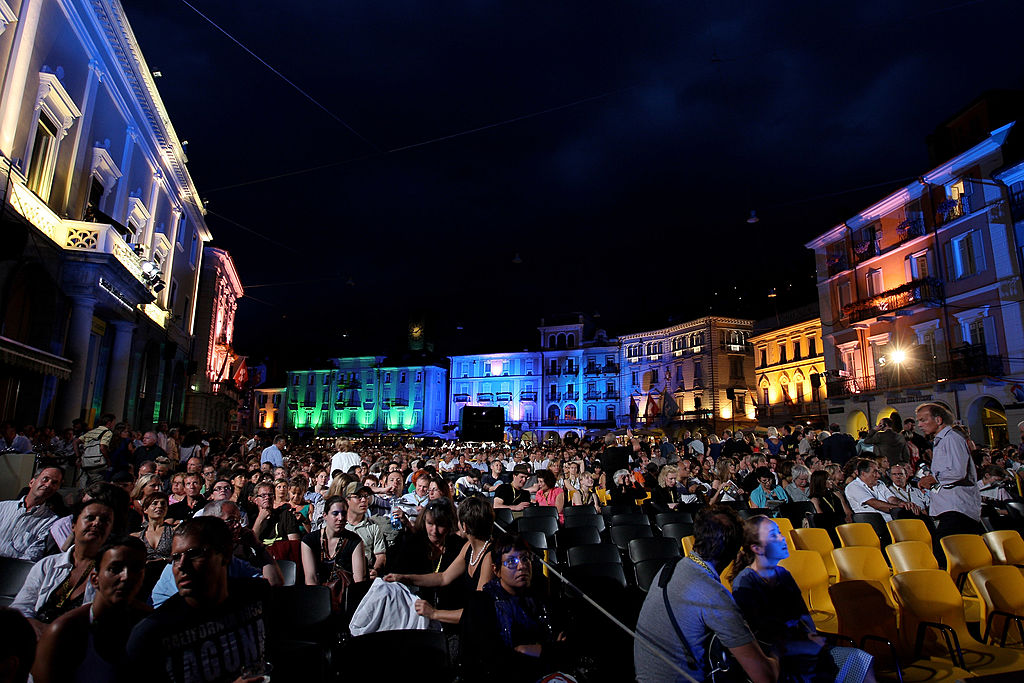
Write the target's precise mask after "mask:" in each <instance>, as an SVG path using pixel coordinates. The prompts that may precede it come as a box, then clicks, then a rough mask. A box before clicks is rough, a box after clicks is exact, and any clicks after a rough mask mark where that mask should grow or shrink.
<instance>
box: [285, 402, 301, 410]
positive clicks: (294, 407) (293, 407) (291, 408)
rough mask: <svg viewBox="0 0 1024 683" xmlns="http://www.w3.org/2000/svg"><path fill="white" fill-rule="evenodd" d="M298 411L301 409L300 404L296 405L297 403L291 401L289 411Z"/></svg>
mask: <svg viewBox="0 0 1024 683" xmlns="http://www.w3.org/2000/svg"><path fill="white" fill-rule="evenodd" d="M298 409H299V404H298V403H296V402H295V401H289V402H288V410H298Z"/></svg>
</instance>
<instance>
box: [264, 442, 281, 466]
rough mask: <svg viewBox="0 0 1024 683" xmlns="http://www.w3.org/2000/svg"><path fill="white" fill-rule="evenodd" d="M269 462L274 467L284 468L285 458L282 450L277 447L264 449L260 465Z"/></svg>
mask: <svg viewBox="0 0 1024 683" xmlns="http://www.w3.org/2000/svg"><path fill="white" fill-rule="evenodd" d="M265 462H269V463H270V464H271V465H273V466H274V467H284V457H283V456H282V455H281V449H280V448H278V447H277V446H273V445H271V446H267V447H266V448H264V449H263V455H261V456H260V464H261V465H262V464H263V463H265Z"/></svg>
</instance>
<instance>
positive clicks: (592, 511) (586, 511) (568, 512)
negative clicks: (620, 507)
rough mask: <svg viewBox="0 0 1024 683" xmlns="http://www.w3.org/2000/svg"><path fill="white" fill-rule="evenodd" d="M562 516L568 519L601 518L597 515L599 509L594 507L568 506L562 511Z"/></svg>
mask: <svg viewBox="0 0 1024 683" xmlns="http://www.w3.org/2000/svg"><path fill="white" fill-rule="evenodd" d="M562 514H563V515H565V518H566V519H569V518H570V517H588V516H600V515H598V514H597V508H595V507H594V506H593V505H566V506H565V508H564V509H563V510H562Z"/></svg>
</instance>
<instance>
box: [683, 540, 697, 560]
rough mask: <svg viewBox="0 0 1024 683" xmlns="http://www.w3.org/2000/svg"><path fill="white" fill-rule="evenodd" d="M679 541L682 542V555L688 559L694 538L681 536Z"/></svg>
mask: <svg viewBox="0 0 1024 683" xmlns="http://www.w3.org/2000/svg"><path fill="white" fill-rule="evenodd" d="M681 540H682V542H683V555H685V556H686V557H689V556H690V553H692V552H693V543H694V541H695V540H696V538H695V537H694V536H683V538H682V539H681Z"/></svg>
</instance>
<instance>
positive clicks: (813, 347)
mask: <svg viewBox="0 0 1024 683" xmlns="http://www.w3.org/2000/svg"><path fill="white" fill-rule="evenodd" d="M807 355H808V356H812V357H813V356H817V355H818V342H817V340H815V338H814V337H808V338H807Z"/></svg>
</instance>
